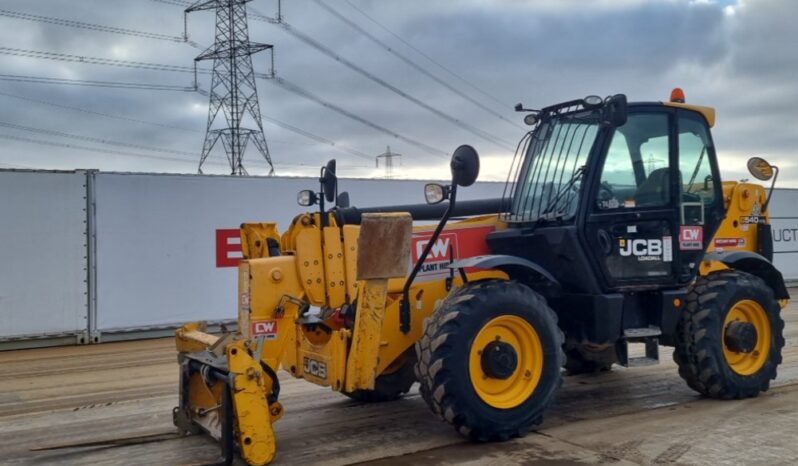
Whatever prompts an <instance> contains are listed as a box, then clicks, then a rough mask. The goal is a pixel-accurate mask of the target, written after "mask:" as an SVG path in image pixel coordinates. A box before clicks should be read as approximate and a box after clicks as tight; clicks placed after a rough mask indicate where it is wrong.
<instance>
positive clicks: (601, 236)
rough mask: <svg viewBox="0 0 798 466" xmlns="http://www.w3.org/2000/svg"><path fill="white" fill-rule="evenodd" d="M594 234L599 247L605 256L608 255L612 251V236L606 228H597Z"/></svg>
mask: <svg viewBox="0 0 798 466" xmlns="http://www.w3.org/2000/svg"><path fill="white" fill-rule="evenodd" d="M596 236H597V240H598V245H599V248H600V249H601V251H602V252H603V253H604V255H605V256H609V255H610V254H611V253H612V238H611V237H610V234H609V233H607V231H606V230H599V231H598V232H597V234H596Z"/></svg>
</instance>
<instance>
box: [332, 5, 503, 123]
mask: <svg viewBox="0 0 798 466" xmlns="http://www.w3.org/2000/svg"><path fill="white" fill-rule="evenodd" d="M344 1H345V2H346V4H347V5H349V6H350V7H352V8H353V9H354V10H356V11H357V12H358V13H360V14H361V15H363V16H364V17H365V18H366V19H368V20H369V21H371V22H372V23H374V24H376V25H377V26H379V27H380V28H381V29H383V30H384V31H385V32H387V33H388V34H390V35H392V36H393V37H395V38H396V39H397V40H398V41H399V42H401V43H403V44H404V45H406V46H407V47H408V48H410V49H411V50H413V51H414V52H416V53H418V54H419V55H421V56H422V57H424V58H426V59H427V60H429V61H430V62H432V63H433V64H435V65H436V66H438V67H439V68H440V69H442V70H443V71H445V72H447V73H449V74H450V75H451V76H454V77H455V78H457V79H459V80H460V81H462V82H463V83H465V84H466V85H468V86H469V87H470V88H471V89H474V90H475V91H477V92H479V93H480V94H482V95H484V96H485V97H487V98H489V99H491V100H492V101H494V102H496V103H497V104H499V105H501V106H502V108H510V107H511V105H510V104H507V103H505V102H502V101H501V100H499V99H497V98H496V97H494V96H492V95H491V94H489V93H488V92H486V91H484V90H483V89H481V88H479V86H477V85H476V84H473V83H472V82H470V81H469V80H467V79H466V78H464V77H462V76H461V75H459V74H457V73H455V72H454V71H452V70H451V69H449V68H447V67H446V66H444V65H442V64H441V63H440V62H438V61H437V60H435V59H434V58H432V57H430V56H429V55H427V54H426V53H424V52H423V51H421V50H419V49H418V48H417V47H414V46H413V44H411V43H409V42H408V41H406V40H405V39H403V38H402V36H400V35H399V34H397V33H395V32H393V31H392V30H390V29H389V28H388V27H387V26H385V25H384V24H382V23H380V22H379V21H377V20H376V19H374V18H373V17H372V16H369V14H368V13H366V12H365V11H363V10H362V9H361V8H358V7H357V6H356V5H355V4H353V3H352V2H351V1H350V0H344Z"/></svg>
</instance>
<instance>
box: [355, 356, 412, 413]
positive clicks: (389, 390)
mask: <svg viewBox="0 0 798 466" xmlns="http://www.w3.org/2000/svg"><path fill="white" fill-rule="evenodd" d="M415 364H416V354H415V351H413V349H412V348H411V349H409V350H407V351H406V352H405V353H404V354H402V355H401V356H399V359H397V361H395V362H394V363H393V364H392V365H391V366H393V365H395V367H394V368H392V367H391V366H388V369H386V371H385V372H383V373H382V374H380V375H379V376H377V379H376V380H375V381H374V389H373V390H355V391H353V392H343V394H344V395H346V396H348V397H349V398H352V399H353V400H355V401H360V402H363V403H382V402H385V401H394V400H398V399H399V398H401V397H402V395H404V394H405V393H407V392H408V391H409V390H410V387H412V386H413V384H414V383H415V382H416V374H415V371H414V366H415Z"/></svg>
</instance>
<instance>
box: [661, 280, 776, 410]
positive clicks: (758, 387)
mask: <svg viewBox="0 0 798 466" xmlns="http://www.w3.org/2000/svg"><path fill="white" fill-rule="evenodd" d="M686 304H687V305H686V307H687V309H686V310H685V312H684V313H683V314H682V316H681V319H680V321H679V325H678V327H677V330H676V348H675V349H674V352H673V359H674V361H676V363H677V364H678V365H679V375H680V376H681V377H682V378H683V379H684V380H685V381H686V382H687V385H688V386H689V387H690V388H692V389H693V390H695V391H697V392H698V393H701V394H702V395H704V396H708V397H710V398H720V399H731V398H749V397H754V396H757V395H758V394H759V393H760V392H763V391H767V390H768V388H769V387H770V381H771V380H773V379H775V378H776V372H777V368H778V365H779V364H780V363H781V350H782V348H783V347H784V336H783V331H784V321H783V320H782V318H781V314H780V307H779V304H778V302H777V301H776V298H775V296H774V294H773V290H772V289H771V288H770V287H769V286H768V285H767V284H766V283H765V282H764V281H763V280H762V279H761V278H759V277H756V276H754V275H751V274H748V273H745V272H740V271H734V270H728V271H722V272H715V273H712V274H709V275H707V276H706V277H699V278H698V279H697V280H696V282H695V284H694V285H693V286H692V287H691V290H690V292H689V293H688V295H687V300H686Z"/></svg>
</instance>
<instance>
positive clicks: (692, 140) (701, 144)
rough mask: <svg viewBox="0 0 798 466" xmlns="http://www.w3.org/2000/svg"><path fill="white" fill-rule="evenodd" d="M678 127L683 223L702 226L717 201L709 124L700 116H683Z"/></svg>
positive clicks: (683, 114)
mask: <svg viewBox="0 0 798 466" xmlns="http://www.w3.org/2000/svg"><path fill="white" fill-rule="evenodd" d="M678 128H679V129H678V131H679V171H680V172H681V176H682V180H681V189H682V193H681V210H682V223H684V224H688V225H700V224H703V223H704V217H705V215H706V211H707V209H708V207H709V206H710V205H712V204H713V202H714V201H715V192H716V190H715V188H716V185H715V183H716V182H717V180H715V178H714V176H713V174H712V165H710V154H709V153H708V152H709V151H710V150H711V149H712V147H711V144H712V143H711V141H710V139H709V135H708V132H707V127H706V123H705V122H704V121H703V120H702V119H701V118H700V117H698V116H694V115H692V114H688V113H680V115H679V123H678Z"/></svg>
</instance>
